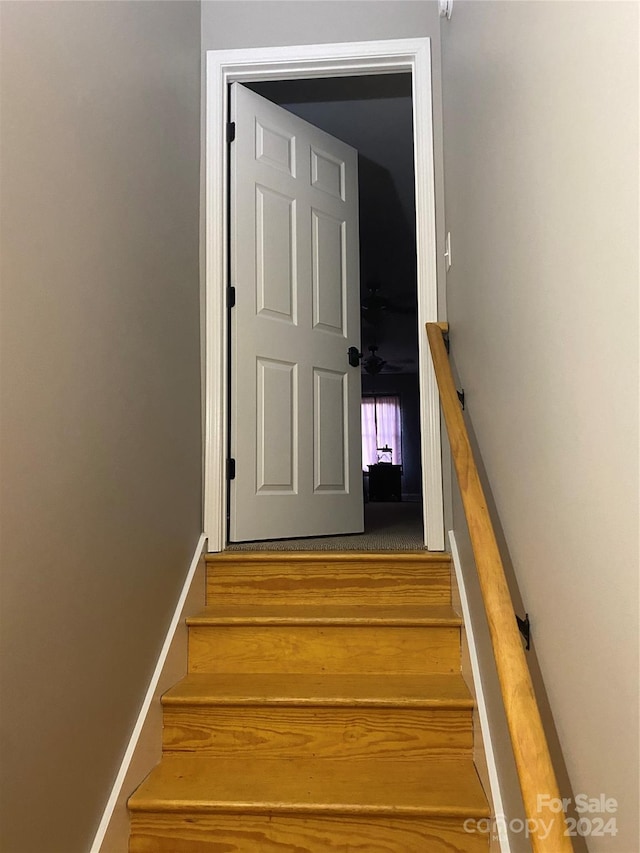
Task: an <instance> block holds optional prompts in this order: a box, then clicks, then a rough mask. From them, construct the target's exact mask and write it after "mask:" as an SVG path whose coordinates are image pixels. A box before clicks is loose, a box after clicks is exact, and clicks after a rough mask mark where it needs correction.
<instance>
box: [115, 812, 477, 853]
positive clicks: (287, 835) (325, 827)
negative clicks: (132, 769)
mask: <svg viewBox="0 0 640 853" xmlns="http://www.w3.org/2000/svg"><path fill="white" fill-rule="evenodd" d="M464 820H465V818H464V817H458V818H456V817H452V818H449V819H447V818H431V819H429V818H424V819H415V818H395V819H394V818H366V817H362V816H353V817H345V818H332V817H326V818H316V817H310V818H304V817H299V818H298V817H291V816H286V815H282V816H281V815H273V816H270V815H267V816H263V815H252V814H243V815H201V814H184V815H180V814H156V815H153V814H149V815H145V814H139V813H138V814H134V815H133V819H132V834H131V840H130V846H129V851H130V853H258V851H259V853H284V851H296V853H344V851H347V850H349V851H351V850H353V851H356V850H357V851H366V853H487V851H488V850H489V840H488V836H487V835H485V834H479V833H469V832H465V830H464Z"/></svg>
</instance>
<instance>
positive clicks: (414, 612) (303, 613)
mask: <svg viewBox="0 0 640 853" xmlns="http://www.w3.org/2000/svg"><path fill="white" fill-rule="evenodd" d="M460 624H461V619H460V617H459V616H458V614H457V613H456V612H455V610H454V609H453V608H452V607H451V606H450V605H448V604H424V605H406V604H403V605H396V606H384V605H368V604H363V605H334V604H326V605H325V604H317V605H305V604H295V605H286V604H283V605H277V604H274V605H208V606H207V607H205V608H204V609H203V610H201V611H200V613H198V614H197V615H196V616H191V617H189V618H188V619H187V625H189V626H190V627H202V626H206V625H256V626H267V625H290V626H292V625H372V626H384V625H393V626H429V625H433V626H453V627H457V626H460Z"/></svg>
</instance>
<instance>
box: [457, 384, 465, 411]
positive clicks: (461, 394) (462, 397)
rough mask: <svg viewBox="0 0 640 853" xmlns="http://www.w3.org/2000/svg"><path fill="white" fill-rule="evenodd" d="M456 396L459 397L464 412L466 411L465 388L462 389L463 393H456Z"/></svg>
mask: <svg viewBox="0 0 640 853" xmlns="http://www.w3.org/2000/svg"><path fill="white" fill-rule="evenodd" d="M456 394H457V395H458V400H460V405H461V406H462V410H463V411H464V388H463V389H462V391H456Z"/></svg>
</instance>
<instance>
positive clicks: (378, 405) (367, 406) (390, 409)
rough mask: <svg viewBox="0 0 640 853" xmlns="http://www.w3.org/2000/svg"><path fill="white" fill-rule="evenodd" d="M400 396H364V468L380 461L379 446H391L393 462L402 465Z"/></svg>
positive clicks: (364, 469) (365, 469) (366, 468)
mask: <svg viewBox="0 0 640 853" xmlns="http://www.w3.org/2000/svg"><path fill="white" fill-rule="evenodd" d="M400 415H401V411H400V397H398V396H393V395H387V396H379V397H378V396H376V397H363V398H362V470H363V471H367V470H368V467H367V466H368V465H375V463H376V462H377V461H378V448H379V447H390V448H391V450H392V451H393V457H392V460H393V464H394V465H402V427H401V417H400Z"/></svg>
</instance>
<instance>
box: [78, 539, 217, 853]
mask: <svg viewBox="0 0 640 853" xmlns="http://www.w3.org/2000/svg"><path fill="white" fill-rule="evenodd" d="M205 538H206V537H205V534H204V533H203V534H201V536H200V538H199V539H198V544H197V545H196V549H195V551H194V554H193V559H192V560H191V565H190V566H189V571H188V572H187V576H186V578H185V581H184V585H183V587H182V592H181V593H180V597H179V598H178V602H177V604H176V607H175V610H174V613H173V617H172V619H171V623H170V624H169V628H168V630H167V634H166V636H165V638H164V643H163V645H162V650H161V651H160V655H159V656H158V661H157V663H156V668H155V670H154V671H153V675H152V676H151V681H150V682H149V686H148V688H147V692H146V694H145V697H144V700H143V702H142V706H141V708H140V713H139V714H138V719H137V720H136V724H135V726H134V727H133V731H132V732H131V737H130V738H129V744H128V746H127V749H126V751H125V753H124V756H123V758H122V763H121V765H120V769H119V770H118V775H117V776H116V780H115V782H114V783H113V788H112V790H111V794H110V796H109V799H108V800H107V805H106V806H105V809H104V813H103V815H102V820H101V821H100V824H99V826H98V831H97V832H96V836H95V838H94V839H93V844H92V845H91V848H90V853H99V851H100V847H101V846H102V842H103V840H104V836H105V834H106V832H107V828H108V826H109V821H110V820H111V816H112V814H113V810H114V809H115V807H116V803H117V801H118V797H119V796H120V791H121V789H122V785H123V783H124V780H125V777H126V775H127V771H128V769H129V764H130V763H131V759H132V758H133V754H134V752H135V749H136V746H137V744H138V739H139V738H140V733H141V732H142V727H143V726H144V722H145V720H146V718H147V714H148V713H149V708H150V707H151V702H152V700H153V697H154V694H155V691H156V687H157V685H158V680H159V679H160V675H161V673H162V669H163V667H164V664H165V661H166V659H167V655H168V653H169V648H170V646H171V643H172V641H173V636H174V634H175V632H176V628H177V627H178V623H179V621H180V614H181V613H182V608H183V607H184V603H185V601H186V598H187V594H188V592H189V589H190V587H191V583H192V581H193V576H194V575H195V572H196V569H197V567H198V563H199V562H200V557H201V555H202V549H203V548H204V542H205Z"/></svg>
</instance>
